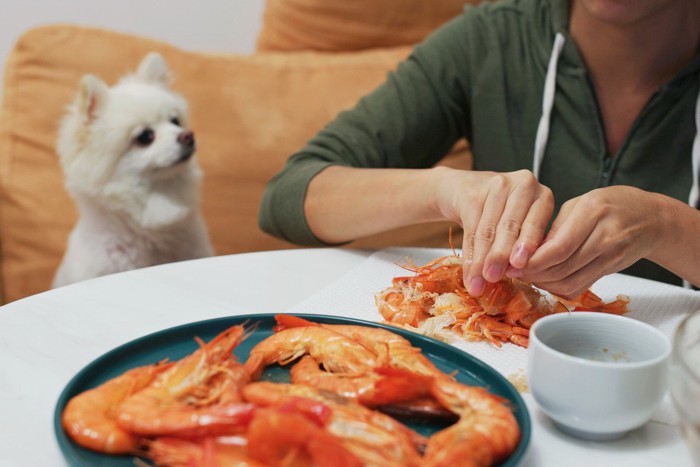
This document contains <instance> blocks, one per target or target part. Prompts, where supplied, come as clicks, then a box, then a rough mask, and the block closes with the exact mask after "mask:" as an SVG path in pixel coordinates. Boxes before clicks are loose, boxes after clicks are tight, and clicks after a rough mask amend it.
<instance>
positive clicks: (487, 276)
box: [437, 169, 554, 296]
mask: <svg viewBox="0 0 700 467" xmlns="http://www.w3.org/2000/svg"><path fill="white" fill-rule="evenodd" d="M448 170H450V169H448ZM437 197H438V204H439V206H438V209H440V210H441V212H442V214H443V215H444V217H445V218H447V219H449V220H453V221H455V222H458V223H460V224H461V226H462V228H463V229H464V239H463V243H462V255H463V259H464V284H465V286H466V288H467V291H468V292H469V294H470V295H474V296H481V295H482V294H483V292H484V287H485V285H486V282H497V281H499V280H501V279H502V278H503V277H504V275H505V273H506V271H508V270H511V271H512V270H514V269H515V270H518V269H522V268H524V267H525V266H526V265H527V262H528V260H529V259H530V256H532V254H533V253H534V252H535V250H536V249H537V247H538V246H539V245H540V244H541V242H542V240H543V239H544V235H545V231H546V229H547V225H548V223H549V221H550V218H551V216H552V213H553V211H554V196H553V194H552V191H551V190H550V189H549V188H547V187H546V186H544V185H542V184H540V183H539V182H538V181H537V179H536V178H535V176H534V175H533V174H532V172H530V171H528V170H519V171H517V172H508V173H496V172H476V171H474V172H472V171H459V170H450V172H447V173H444V174H443V177H442V181H441V182H440V187H439V190H438V195H437Z"/></svg>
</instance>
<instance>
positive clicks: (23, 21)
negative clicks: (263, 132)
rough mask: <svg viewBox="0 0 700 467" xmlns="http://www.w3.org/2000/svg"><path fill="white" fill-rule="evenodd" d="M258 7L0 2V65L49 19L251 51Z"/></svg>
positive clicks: (189, 45)
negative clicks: (18, 42) (25, 35)
mask: <svg viewBox="0 0 700 467" xmlns="http://www.w3.org/2000/svg"><path fill="white" fill-rule="evenodd" d="M263 6H264V0H0V12H2V13H1V14H0V63H2V64H3V65H4V63H5V60H6V58H7V55H8V54H9V52H10V50H11V49H12V47H13V46H14V43H15V41H16V40H17V38H18V37H19V36H21V35H22V33H24V32H25V31H26V30H28V29H30V28H32V27H35V26H39V25H42V24H48V23H72V24H80V25H84V26H94V27H102V28H106V29H113V30H116V31H121V32H126V33H132V34H138V35H142V36H146V37H150V38H153V39H158V40H161V41H165V42H168V43H170V44H173V45H175V46H178V47H180V48H183V49H187V50H198V51H207V52H235V53H250V52H252V51H253V48H254V45H255V38H256V36H257V33H258V30H259V28H260V23H261V17H262V10H263ZM1 84H2V76H1V75H0V85H1ZM1 89H2V87H0V90H1ZM0 92H1V91H0ZM0 97H1V96H0Z"/></svg>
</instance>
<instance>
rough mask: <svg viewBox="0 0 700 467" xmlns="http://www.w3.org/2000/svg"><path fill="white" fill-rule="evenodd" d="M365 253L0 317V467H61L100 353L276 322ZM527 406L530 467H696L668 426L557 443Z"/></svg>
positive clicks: (254, 257)
mask: <svg viewBox="0 0 700 467" xmlns="http://www.w3.org/2000/svg"><path fill="white" fill-rule="evenodd" d="M370 253H371V252H367V251H355V250H344V249H302V250H284V251H276V252H262V253H249V254H240V255H231V256H220V257H214V258H209V259H204V260H196V261H188V262H182V263H174V264H169V265H163V266H157V267H152V268H146V269H141V270H136V271H131V272H127V273H121V274H115V275H112V276H107V277H102V278H98V279H94V280H90V281H86V282H83V283H79V284H75V285H71V286H68V287H63V288H61V289H56V290H53V291H49V292H45V293H41V294H38V295H34V296H32V297H29V298H26V299H23V300H19V301H17V302H13V303H10V304H8V305H5V306H3V307H0V466H39V465H40V466H56V465H65V461H64V459H63V456H62V454H61V452H60V450H59V447H58V444H57V442H56V440H55V437H54V433H53V426H52V423H53V411H54V408H55V404H56V400H57V398H58V396H59V394H60V393H61V391H62V390H63V388H64V387H65V386H66V384H67V383H68V382H69V380H70V379H71V378H72V377H73V376H74V375H75V374H76V373H77V372H78V371H80V370H81V369H82V368H83V367H84V366H85V365H87V364H88V363H89V362H90V361H92V360H94V359H95V358H97V357H99V356H100V355H102V354H103V353H105V352H107V351H108V350H110V349H112V348H114V347H116V346H118V345H120V344H123V343H126V342H128V341H130V340H132V339H135V338H137V337H140V336H143V335H145V334H148V333H151V332H155V331H158V330H162V329H164V328H168V327H172V326H175V325H179V324H184V323H190V322H194V321H200V320H204V319H209V318H216V317H223V316H229V315H239V314H249V313H277V312H284V311H285V310H287V309H289V308H292V307H294V306H295V305H296V304H298V303H299V302H301V301H303V300H304V299H306V298H307V297H309V296H311V295H313V294H314V293H316V292H318V291H320V290H322V289H324V288H325V287H327V286H329V285H330V284H332V283H333V282H334V281H336V280H337V279H339V278H340V277H341V276H343V275H344V274H345V273H347V272H348V271H350V270H351V269H353V268H354V267H356V266H358V265H360V264H362V263H363V262H364V261H365V260H366V259H367V258H368V257H369V255H370ZM387 280H389V279H387ZM523 397H524V399H525V401H526V403H527V406H528V409H529V411H530V415H531V418H532V424H533V430H532V440H531V445H530V449H529V452H528V455H527V457H526V460H525V465H527V466H564V465H566V466H573V465H581V466H584V465H585V466H589V465H596V466H604V465H614V466H635V467H640V466H660V465H673V466H678V467H683V466H688V467H690V466H692V461H691V460H690V456H689V453H688V451H687V448H686V446H685V445H684V444H683V440H682V438H681V436H680V433H679V431H678V428H677V427H675V426H669V425H664V424H660V423H655V422H650V423H647V424H646V425H645V426H644V427H642V428H640V429H638V430H636V431H634V432H632V433H630V434H628V435H627V436H626V437H624V438H623V439H621V440H618V441H614V442H607V443H595V442H585V441H579V440H575V439H573V438H571V437H568V436H566V435H564V434H562V433H560V432H559V431H557V430H556V428H554V427H553V426H552V425H551V423H550V422H549V421H548V419H547V418H546V417H545V416H544V415H543V414H542V413H541V412H539V410H538V409H537V407H536V406H535V403H534V401H533V400H532V397H531V396H530V395H529V394H523Z"/></svg>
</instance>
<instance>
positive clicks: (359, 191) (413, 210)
mask: <svg viewBox="0 0 700 467" xmlns="http://www.w3.org/2000/svg"><path fill="white" fill-rule="evenodd" d="M448 170H450V169H444V168H434V169H380V170H377V169H359V168H350V167H343V166H332V167H328V168H327V169H325V170H323V171H322V172H320V173H319V174H318V175H316V176H315V177H314V178H313V179H312V180H311V183H310V184H309V186H308V191H307V194H306V199H305V202H304V210H305V214H306V220H307V222H308V224H309V227H310V228H311V230H312V231H313V233H314V235H315V236H316V237H317V238H318V239H319V240H321V241H323V242H326V243H342V242H346V241H350V240H354V239H357V238H361V237H364V236H367V235H371V234H374V233H378V232H383V231H386V230H389V229H393V228H396V227H402V226H406V225H411V224H418V223H424V222H431V221H437V220H443V219H445V216H444V214H443V213H442V212H441V211H440V209H439V206H438V204H439V203H438V201H437V193H436V189H435V186H437V183H438V182H437V180H438V179H439V178H440V177H441V176H443V175H445V174H444V173H443V172H446V171H448Z"/></svg>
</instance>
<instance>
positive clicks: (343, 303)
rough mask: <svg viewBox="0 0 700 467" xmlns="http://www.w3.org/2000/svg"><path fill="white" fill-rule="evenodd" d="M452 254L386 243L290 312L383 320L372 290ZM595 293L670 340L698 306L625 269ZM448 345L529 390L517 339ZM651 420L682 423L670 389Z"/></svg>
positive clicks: (685, 294)
mask: <svg viewBox="0 0 700 467" xmlns="http://www.w3.org/2000/svg"><path fill="white" fill-rule="evenodd" d="M450 254H452V251H451V250H447V249H432V248H387V249H384V250H380V251H377V252H376V253H374V254H372V255H371V256H370V257H369V258H368V259H367V260H366V261H364V262H363V263H362V264H360V265H359V266H357V267H355V268H354V269H352V270H351V271H349V272H348V273H347V274H345V275H344V276H343V277H341V278H340V279H338V280H337V281H335V282H334V283H332V284H331V285H329V286H327V287H326V288H324V289H322V290H321V291H319V292H317V293H315V294H314V295H312V296H310V297H309V298H307V299H306V300H304V301H302V302H301V303H299V304H297V305H296V306H294V307H292V308H290V309H289V310H287V312H288V313H318V314H327V315H334V316H343V317H349V318H358V319H364V320H367V321H374V322H382V321H383V318H382V316H381V315H380V314H379V311H377V307H376V306H375V303H374V294H376V293H377V292H379V291H380V290H382V289H384V288H386V287H389V286H390V285H391V280H392V279H393V278H394V277H395V276H405V275H410V274H411V273H410V272H407V271H406V270H405V269H403V268H401V265H403V264H406V263H407V262H408V261H409V260H410V261H411V262H412V263H413V264H416V265H422V264H426V263H428V262H429V261H432V260H433V259H435V258H438V257H440V256H446V255H450ZM593 292H595V293H596V294H597V295H599V296H600V297H601V298H602V299H603V300H605V301H612V300H614V299H615V298H616V297H617V295H619V294H623V295H627V296H628V297H630V312H629V313H627V315H626V316H629V317H632V318H635V319H638V320H640V321H644V322H647V323H649V324H652V325H653V326H655V327H657V328H658V329H659V330H661V331H662V332H663V333H664V334H666V336H668V337H669V339H671V338H672V336H673V333H674V332H675V329H676V327H677V326H678V324H679V323H680V321H681V319H682V318H683V317H684V316H685V315H687V314H688V313H690V312H692V311H694V310H697V309H700V292H694V291H691V290H687V289H683V288H681V287H676V286H673V285H669V284H664V283H659V282H654V281H650V280H646V279H640V278H638V277H632V276H626V275H624V274H612V275H610V276H607V277H604V278H602V279H600V280H599V281H598V282H596V283H595V285H594V286H593ZM450 344H452V345H454V346H455V347H457V348H459V349H461V350H463V351H465V352H467V353H469V354H471V355H473V356H474V357H476V358H478V359H480V360H482V361H483V362H485V363H487V364H489V365H491V366H492V367H493V368H494V369H495V370H496V371H498V372H499V373H501V374H502V375H503V376H505V377H506V378H507V379H509V380H510V381H511V382H513V383H514V384H515V386H516V387H517V388H518V389H519V390H521V391H522V390H526V389H525V388H526V375H525V369H526V364H527V349H525V348H522V347H520V346H517V345H514V344H504V345H503V347H502V348H500V349H499V348H497V347H496V346H494V345H493V344H491V343H487V342H471V341H465V340H460V339H459V338H456V339H455V340H453V341H452V342H450ZM652 420H655V421H658V422H661V423H666V424H671V425H675V424H677V423H678V415H677V414H676V412H675V409H674V407H673V404H672V402H671V398H670V396H669V395H668V394H667V396H666V397H665V399H664V400H663V401H662V403H661V404H660V405H659V408H658V409H657V410H656V412H655V413H654V415H653V416H652Z"/></svg>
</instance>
